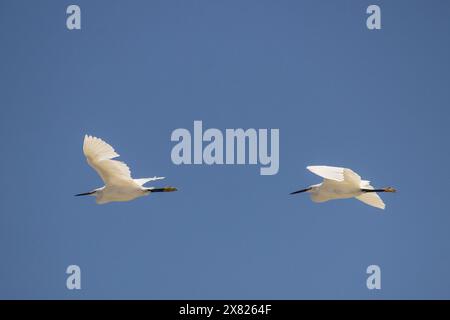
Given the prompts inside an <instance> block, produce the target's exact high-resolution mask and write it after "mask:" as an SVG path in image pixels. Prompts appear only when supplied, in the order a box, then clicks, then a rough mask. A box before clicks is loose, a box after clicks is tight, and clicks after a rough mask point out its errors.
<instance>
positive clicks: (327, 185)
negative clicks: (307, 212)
mask: <svg viewBox="0 0 450 320" xmlns="http://www.w3.org/2000/svg"><path fill="white" fill-rule="evenodd" d="M306 168H307V169H308V170H309V171H311V172H312V173H315V174H316V175H318V176H319V177H322V178H323V182H322V183H319V184H315V185H312V186H309V187H308V188H306V189H302V190H298V191H295V192H292V193H291V194H297V193H301V192H308V193H310V195H311V200H312V201H314V202H325V201H328V200H333V199H348V198H356V199H358V200H360V201H362V202H364V203H365V204H368V205H369V206H373V207H376V208H380V209H384V208H385V207H386V205H385V204H384V202H383V200H381V198H380V196H379V195H378V194H377V192H396V190H395V189H394V188H392V187H387V188H382V189H375V188H374V187H372V186H371V185H370V181H368V180H362V179H361V177H360V176H359V175H358V174H357V173H355V172H354V171H353V170H351V169H347V168H340V167H329V166H309V167H306Z"/></svg>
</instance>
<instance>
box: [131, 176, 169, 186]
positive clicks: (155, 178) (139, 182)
mask: <svg viewBox="0 0 450 320" xmlns="http://www.w3.org/2000/svg"><path fill="white" fill-rule="evenodd" d="M161 179H164V177H153V178H141V179H133V180H134V182H136V183H137V184H138V185H140V186H143V185H144V184H146V183H147V182H150V181H155V180H161Z"/></svg>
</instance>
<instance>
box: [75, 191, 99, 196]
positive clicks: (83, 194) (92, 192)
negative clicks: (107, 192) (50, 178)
mask: <svg viewBox="0 0 450 320" xmlns="http://www.w3.org/2000/svg"><path fill="white" fill-rule="evenodd" d="M94 193H95V191H91V192H85V193H79V194H76V195H75V197H79V196H89V195H91V194H94Z"/></svg>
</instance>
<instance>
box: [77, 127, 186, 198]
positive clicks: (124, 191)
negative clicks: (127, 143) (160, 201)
mask: <svg viewBox="0 0 450 320" xmlns="http://www.w3.org/2000/svg"><path fill="white" fill-rule="evenodd" d="M83 152H84V155H85V156H86V159H87V162H88V164H89V165H90V166H91V167H92V168H94V170H95V171H97V173H98V174H99V176H100V177H101V178H102V180H103V182H104V183H105V186H103V187H101V188H97V189H94V190H92V191H90V192H85V193H79V194H76V195H75V196H87V195H91V196H95V198H96V202H97V203H98V204H103V203H108V202H112V201H130V200H133V199H136V198H139V197H142V196H146V195H149V194H150V193H153V192H171V191H177V189H176V188H173V187H165V188H153V187H150V188H147V187H144V184H146V183H147V182H150V181H155V180H160V179H164V177H153V178H141V179H133V178H132V177H131V172H130V168H128V166H127V165H126V164H125V163H123V162H121V161H117V160H112V159H114V158H117V157H118V156H119V154H118V153H116V151H115V150H114V148H113V147H111V146H110V145H109V144H107V143H106V142H105V141H103V140H102V139H100V138H96V137H92V136H88V135H86V136H85V137H84V143H83Z"/></svg>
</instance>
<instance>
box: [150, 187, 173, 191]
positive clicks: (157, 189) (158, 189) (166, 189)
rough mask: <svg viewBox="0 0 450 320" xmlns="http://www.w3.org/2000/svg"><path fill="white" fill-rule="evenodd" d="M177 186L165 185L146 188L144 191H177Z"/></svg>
mask: <svg viewBox="0 0 450 320" xmlns="http://www.w3.org/2000/svg"><path fill="white" fill-rule="evenodd" d="M177 190H178V189H177V188H174V187H165V188H148V189H146V191H149V192H172V191H177Z"/></svg>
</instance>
